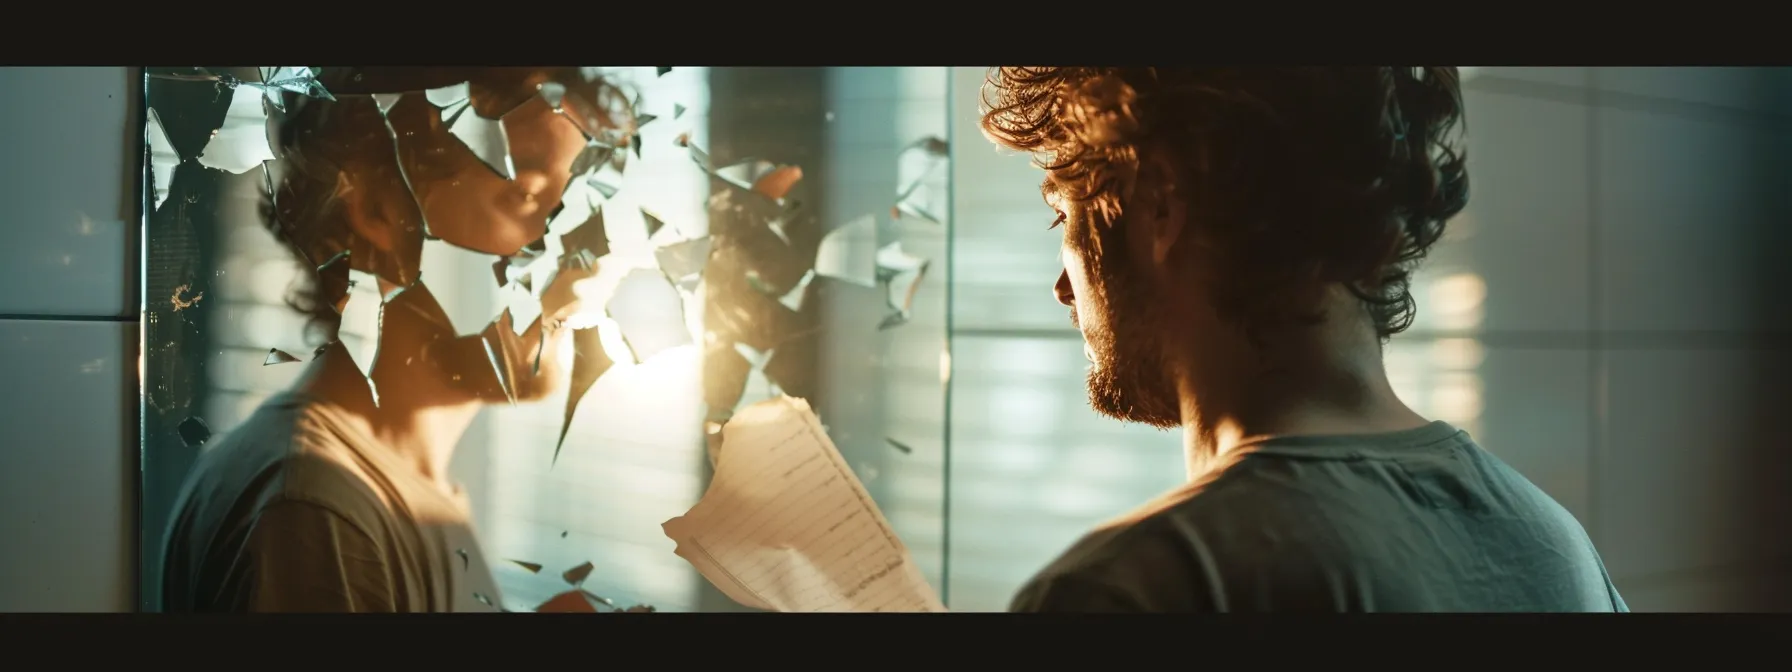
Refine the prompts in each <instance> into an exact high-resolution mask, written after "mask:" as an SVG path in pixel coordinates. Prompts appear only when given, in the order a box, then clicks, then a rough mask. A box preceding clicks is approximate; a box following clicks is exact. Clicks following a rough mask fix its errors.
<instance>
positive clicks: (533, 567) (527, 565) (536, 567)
mask: <svg viewBox="0 0 1792 672" xmlns="http://www.w3.org/2000/svg"><path fill="white" fill-rule="evenodd" d="M510 563H511V564H513V565H516V566H518V567H521V568H523V570H524V571H527V572H529V573H530V574H540V573H541V563H539V562H526V561H523V560H511V561H510Z"/></svg>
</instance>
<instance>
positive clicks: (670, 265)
mask: <svg viewBox="0 0 1792 672" xmlns="http://www.w3.org/2000/svg"><path fill="white" fill-rule="evenodd" d="M709 251H710V238H709V237H708V236H704V237H702V238H697V239H695V240H685V241H680V242H676V243H672V244H669V245H663V246H661V247H660V248H659V249H657V250H654V251H653V257H654V260H655V261H657V262H658V263H659V267H660V272H661V273H664V274H665V275H666V279H667V280H671V281H672V282H673V284H678V285H680V286H681V288H682V286H683V284H682V283H684V282H685V281H686V280H691V279H694V278H696V277H698V276H700V275H702V273H703V269H704V267H705V266H706V265H708V263H709Z"/></svg>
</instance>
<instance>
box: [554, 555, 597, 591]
mask: <svg viewBox="0 0 1792 672" xmlns="http://www.w3.org/2000/svg"><path fill="white" fill-rule="evenodd" d="M594 568H596V565H593V564H591V563H590V562H589V561H587V562H585V563H583V564H580V565H579V566H577V567H574V568H572V569H568V570H566V571H565V572H561V574H560V578H561V579H564V580H566V583H567V585H570V586H578V585H579V584H582V583H584V582H585V579H586V578H589V577H590V576H591V570H592V569H594Z"/></svg>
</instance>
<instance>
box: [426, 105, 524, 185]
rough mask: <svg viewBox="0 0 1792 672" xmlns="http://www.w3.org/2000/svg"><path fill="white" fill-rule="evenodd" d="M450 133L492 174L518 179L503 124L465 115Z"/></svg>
mask: <svg viewBox="0 0 1792 672" xmlns="http://www.w3.org/2000/svg"><path fill="white" fill-rule="evenodd" d="M438 114H439V113H438ZM448 133H449V134H451V135H453V136H454V137H455V138H458V139H460V141H461V143H463V144H465V145H466V147H467V149H469V150H472V152H473V155H474V156H476V157H479V160H480V161H481V162H483V163H485V165H486V167H488V168H491V169H492V172H494V173H497V174H499V175H502V176H504V178H505V179H514V178H515V177H516V175H515V173H514V172H513V169H512V166H511V161H510V138H509V136H507V135H505V133H504V123H503V122H501V121H498V120H496V119H486V118H485V117H481V116H479V115H477V114H463V115H460V118H458V119H455V120H454V125H453V126H450V127H448Z"/></svg>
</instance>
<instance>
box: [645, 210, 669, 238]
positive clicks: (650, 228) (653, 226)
mask: <svg viewBox="0 0 1792 672" xmlns="http://www.w3.org/2000/svg"><path fill="white" fill-rule="evenodd" d="M641 221H642V222H645V223H646V224H647V237H648V238H652V237H653V234H656V233H659V232H660V229H662V228H664V227H665V226H666V222H665V220H662V219H660V218H659V217H655V216H654V215H653V213H651V212H648V211H647V208H641Z"/></svg>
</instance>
